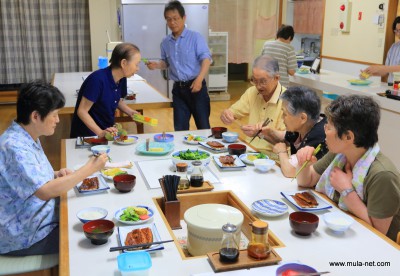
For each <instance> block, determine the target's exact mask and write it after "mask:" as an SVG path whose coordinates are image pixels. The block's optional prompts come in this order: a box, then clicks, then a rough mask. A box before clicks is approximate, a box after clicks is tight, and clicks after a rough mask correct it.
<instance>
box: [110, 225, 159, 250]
mask: <svg viewBox="0 0 400 276" xmlns="http://www.w3.org/2000/svg"><path fill="white" fill-rule="evenodd" d="M127 237H128V239H127ZM118 238H119V242H120V245H121V246H125V245H134V244H141V243H150V242H160V241H161V238H160V234H159V233H158V231H157V227H156V225H155V224H154V223H151V224H142V225H135V226H120V227H118ZM163 249H164V245H163V244H162V243H161V244H153V245H151V246H150V247H149V248H142V249H134V250H135V251H138V250H145V251H148V252H151V251H156V250H163ZM122 251H123V252H129V251H130V250H122Z"/></svg>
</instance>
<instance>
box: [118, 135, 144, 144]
mask: <svg viewBox="0 0 400 276" xmlns="http://www.w3.org/2000/svg"><path fill="white" fill-rule="evenodd" d="M117 138H119V136H115V137H114V142H115V143H117V144H119V145H132V144H134V143H136V142H137V140H139V137H137V136H133V135H128V139H127V140H124V141H118V140H116V139H117ZM125 141H126V142H125Z"/></svg>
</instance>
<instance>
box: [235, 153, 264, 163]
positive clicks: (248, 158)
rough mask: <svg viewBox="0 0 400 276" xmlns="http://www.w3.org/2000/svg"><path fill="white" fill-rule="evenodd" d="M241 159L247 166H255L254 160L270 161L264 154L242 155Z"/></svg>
mask: <svg viewBox="0 0 400 276" xmlns="http://www.w3.org/2000/svg"><path fill="white" fill-rule="evenodd" d="M239 158H240V160H242V161H243V163H245V164H247V165H254V160H256V159H269V157H268V156H267V155H265V154H264V153H262V152H251V153H244V154H241V155H240V156H239Z"/></svg>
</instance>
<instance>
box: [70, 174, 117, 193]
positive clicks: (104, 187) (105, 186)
mask: <svg viewBox="0 0 400 276" xmlns="http://www.w3.org/2000/svg"><path fill="white" fill-rule="evenodd" d="M99 176H100V175H99V174H97V175H91V176H89V177H87V178H92V177H97V179H98V180H99V188H98V189H97V190H90V191H85V190H81V189H80V187H81V185H82V181H81V182H79V183H78V185H76V186H75V187H76V189H77V190H78V192H79V193H81V194H95V193H100V192H104V191H106V190H109V189H110V186H108V184H107V182H106V181H105V180H104V178H103V177H99Z"/></svg>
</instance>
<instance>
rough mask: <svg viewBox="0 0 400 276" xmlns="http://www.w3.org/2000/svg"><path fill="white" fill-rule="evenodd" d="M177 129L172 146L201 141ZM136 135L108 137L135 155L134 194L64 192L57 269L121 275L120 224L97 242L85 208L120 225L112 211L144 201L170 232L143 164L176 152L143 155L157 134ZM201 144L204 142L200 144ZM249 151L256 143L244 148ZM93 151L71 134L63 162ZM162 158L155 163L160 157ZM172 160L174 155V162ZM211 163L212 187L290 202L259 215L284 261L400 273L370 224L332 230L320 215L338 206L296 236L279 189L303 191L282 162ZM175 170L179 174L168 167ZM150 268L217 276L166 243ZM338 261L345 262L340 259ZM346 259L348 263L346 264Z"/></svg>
mask: <svg viewBox="0 0 400 276" xmlns="http://www.w3.org/2000/svg"><path fill="white" fill-rule="evenodd" d="M190 133H193V134H198V135H202V136H208V135H210V134H211V131H210V130H197V131H190ZM171 134H173V135H174V141H173V143H174V150H173V151H178V150H184V149H197V148H199V146H198V145H188V144H185V143H184V142H183V138H184V136H185V135H187V134H188V131H183V132H171ZM137 136H138V137H139V140H138V142H137V143H136V144H132V145H119V144H114V143H110V144H109V145H110V146H111V151H110V154H109V155H110V157H111V158H112V160H113V162H119V161H121V162H122V161H128V160H129V161H131V162H132V163H133V164H134V166H133V167H132V168H131V169H130V172H131V173H133V174H134V175H136V177H137V178H136V186H135V187H134V189H133V190H132V191H131V192H129V193H119V192H118V191H117V190H116V189H115V188H114V187H113V184H112V182H110V183H109V184H110V189H109V190H107V191H106V192H103V193H98V194H93V195H81V194H79V193H78V192H77V190H76V189H75V188H74V189H72V190H70V191H69V192H68V193H66V194H65V195H63V196H62V197H61V207H60V214H61V217H60V238H61V241H60V268H59V274H60V275H73V276H81V275H120V272H119V271H118V265H117V256H118V254H120V252H109V248H110V247H113V246H118V245H119V244H118V238H117V232H118V231H117V229H115V231H114V234H113V235H112V236H111V237H110V238H109V240H108V242H107V243H106V244H103V245H93V244H91V243H90V241H89V240H88V239H87V238H86V237H85V235H84V232H83V230H82V223H81V222H80V221H79V219H78V218H77V217H76V214H77V212H78V211H79V210H81V209H84V208H87V207H93V206H95V207H102V208H105V209H107V211H108V216H107V219H110V220H114V221H115V222H116V227H117V226H123V225H121V224H120V223H119V222H117V221H116V220H115V219H113V217H114V213H115V211H116V210H118V209H120V208H122V207H126V206H132V205H146V206H149V207H150V208H152V209H153V210H155V214H154V218H153V220H152V222H154V223H155V224H156V226H157V229H158V232H159V234H160V237H161V240H169V239H171V238H173V237H172V235H171V233H170V230H169V229H168V227H167V226H166V225H165V223H164V220H163V219H162V217H161V215H160V214H159V213H158V212H157V208H156V206H155V203H154V201H153V200H152V199H153V198H154V197H161V196H162V195H163V194H162V191H161V189H160V188H152V189H151V188H149V186H148V185H147V184H146V175H142V174H141V173H140V170H139V168H138V165H137V164H138V162H140V161H145V160H148V161H151V160H161V159H166V158H167V159H169V158H171V153H169V154H167V155H165V156H147V155H140V154H138V153H137V151H136V146H138V144H140V143H144V142H145V140H146V138H153V136H154V134H151V133H148V134H140V135H137ZM201 149H203V150H204V148H202V147H201ZM247 149H248V150H249V151H252V150H253V149H251V148H249V147H248V148H247ZM90 156H91V152H90V150H89V149H76V148H75V140H74V139H67V140H63V142H62V150H61V158H62V165H64V166H66V167H68V168H78V167H79V166H80V165H82V164H84V163H85V162H86V161H87V160H88V158H89V157H90ZM155 163H157V162H155ZM171 165H172V161H171ZM208 168H209V169H210V170H211V171H212V172H213V173H214V174H215V175H216V176H217V177H218V179H219V183H214V187H215V188H214V190H213V191H225V190H230V191H233V192H234V193H235V194H236V195H237V196H238V197H239V198H240V200H241V201H242V202H243V203H244V204H245V205H246V206H247V207H248V208H251V205H252V203H253V202H254V201H256V200H259V199H275V200H280V201H283V202H285V203H286V204H287V205H288V206H289V208H288V209H289V211H288V213H286V214H283V215H281V216H278V217H273V218H271V217H260V219H262V220H265V221H267V222H268V224H269V229H270V231H272V232H273V233H274V234H275V235H276V236H277V237H278V238H279V239H280V241H281V242H282V243H283V244H284V246H282V247H279V248H275V251H276V252H277V253H278V254H279V255H280V257H281V258H282V263H286V262H300V263H303V264H306V265H309V266H312V267H314V268H315V269H317V271H330V272H331V274H330V275H397V273H398V271H400V262H399V260H400V251H399V249H400V247H399V246H398V245H397V244H395V243H394V242H392V241H390V240H389V239H387V238H386V237H385V236H384V235H382V234H380V233H378V232H377V231H376V230H374V229H372V228H371V227H367V226H366V224H365V223H362V222H360V220H356V222H355V223H354V224H353V225H352V226H351V228H350V229H349V230H348V231H346V232H344V233H340V234H338V233H335V232H332V231H331V230H330V229H328V228H327V226H326V224H325V223H324V221H323V220H322V215H323V214H324V213H327V212H334V211H338V212H341V211H340V210H339V209H337V208H336V206H335V205H334V204H332V202H330V201H326V199H324V198H323V197H321V198H322V199H323V200H324V201H326V203H328V204H332V208H331V209H328V210H324V211H319V212H315V214H317V215H318V216H319V218H320V221H319V226H318V228H317V230H316V231H315V232H314V233H313V234H311V235H310V236H299V235H297V234H295V233H294V232H293V231H292V230H291V228H290V225H289V218H288V217H289V213H291V212H294V211H297V208H296V207H295V206H293V205H292V204H290V203H289V202H288V201H287V200H286V199H284V198H283V196H282V195H281V192H285V191H297V190H301V189H299V188H298V187H297V183H296V181H292V179H290V178H285V177H284V176H283V175H282V173H281V170H280V168H279V167H278V166H274V167H273V169H272V170H270V171H268V172H266V173H261V172H259V171H257V170H256V169H255V167H254V166H251V165H249V166H247V167H245V168H244V169H240V170H237V171H236V170H233V171H222V170H221V169H219V168H218V166H216V164H215V162H213V161H211V162H210V164H209V165H208ZM163 170H165V168H157V167H155V168H154V171H153V174H155V175H157V176H158V177H162V175H161V171H163ZM171 174H174V172H172V171H171ZM151 258H152V267H151V269H150V271H149V275H213V274H214V271H213V269H212V267H211V266H210V263H209V262H208V260H207V257H197V258H191V259H182V258H181V255H180V253H179V251H178V249H177V247H176V244H175V243H166V244H164V250H160V251H157V252H155V253H152V254H151ZM333 262H344V263H343V264H342V265H340V264H336V265H335V264H333ZM348 262H349V263H348ZM278 266H279V265H272V266H265V267H258V268H252V269H249V270H246V269H245V270H239V271H232V272H222V273H218V275H275V271H276V268H277V267H278Z"/></svg>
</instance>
